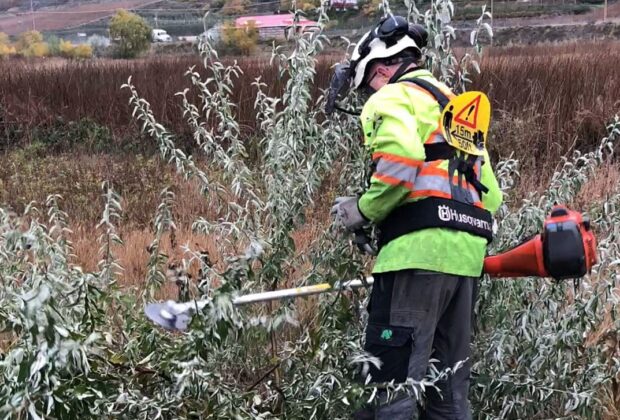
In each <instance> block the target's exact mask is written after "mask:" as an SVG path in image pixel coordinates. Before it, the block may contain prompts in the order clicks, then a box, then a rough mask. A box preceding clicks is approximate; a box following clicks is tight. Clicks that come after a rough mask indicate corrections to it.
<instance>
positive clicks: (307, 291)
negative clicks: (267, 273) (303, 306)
mask: <svg viewBox="0 0 620 420" xmlns="http://www.w3.org/2000/svg"><path fill="white" fill-rule="evenodd" d="M372 283H373V278H372V277H369V278H367V279H366V284H368V285H371V284H372ZM363 286H364V282H363V281H361V280H359V279H357V280H348V281H345V282H343V283H342V284H341V283H340V282H338V283H336V284H334V286H333V287H332V286H331V285H330V284H329V283H321V284H315V285H312V286H303V287H295V288H293V289H283V290H274V291H271V292H261V293H252V294H249V295H244V296H239V297H236V298H235V299H233V304H235V305H237V306H239V305H245V304H248V303H257V302H267V301H270V300H280V299H286V298H291V297H300V296H308V295H318V294H320V293H325V292H335V291H338V290H342V289H353V288H357V287H363Z"/></svg>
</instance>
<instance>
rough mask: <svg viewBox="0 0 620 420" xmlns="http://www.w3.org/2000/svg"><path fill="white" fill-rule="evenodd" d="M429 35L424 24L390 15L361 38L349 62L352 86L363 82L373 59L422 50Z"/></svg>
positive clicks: (356, 87) (357, 85) (355, 86)
mask: <svg viewBox="0 0 620 420" xmlns="http://www.w3.org/2000/svg"><path fill="white" fill-rule="evenodd" d="M427 38H428V34H427V32H426V30H425V29H424V27H423V26H421V25H417V24H413V23H409V22H408V21H407V19H405V18H404V17H402V16H393V15H389V16H386V17H385V18H383V19H382V20H381V21H380V22H379V23H378V24H377V26H375V28H374V29H372V30H371V31H369V32H367V33H366V34H365V35H364V36H363V37H362V38H361V39H360V41H359V42H358V43H357V45H356V47H355V50H354V51H353V54H352V56H351V64H350V66H349V69H350V72H351V85H352V87H353V88H354V89H358V88H359V87H360V86H361V84H362V82H363V81H364V76H365V75H366V71H367V70H368V68H369V67H370V63H371V62H372V61H373V60H377V59H388V58H390V57H395V56H397V55H399V54H401V53H402V52H403V51H405V50H408V49H413V50H416V51H418V52H420V53H421V49H422V48H423V47H425V46H426V41H427Z"/></svg>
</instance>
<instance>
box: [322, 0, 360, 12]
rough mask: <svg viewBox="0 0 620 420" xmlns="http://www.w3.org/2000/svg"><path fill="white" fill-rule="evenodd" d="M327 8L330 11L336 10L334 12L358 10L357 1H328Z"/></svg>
mask: <svg viewBox="0 0 620 420" xmlns="http://www.w3.org/2000/svg"><path fill="white" fill-rule="evenodd" d="M329 6H330V7H331V8H332V9H336V10H348V9H355V10H357V9H358V8H359V7H358V4H357V0H330V1H329Z"/></svg>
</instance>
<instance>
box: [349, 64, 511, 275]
mask: <svg viewBox="0 0 620 420" xmlns="http://www.w3.org/2000/svg"><path fill="white" fill-rule="evenodd" d="M413 77H419V78H422V79H424V80H427V81H429V82H431V83H433V84H434V85H435V86H437V87H439V89H440V90H441V91H442V92H444V94H446V95H447V96H452V93H451V92H450V90H449V89H448V88H447V87H446V86H445V85H443V84H442V83H440V82H438V81H437V80H436V79H435V78H434V77H433V76H432V74H431V73H430V72H429V71H427V70H415V71H413V72H410V73H408V74H406V75H404V76H403V77H402V78H401V80H402V79H408V78H413ZM440 116H441V111H440V106H439V104H438V103H437V101H436V100H435V98H434V97H433V96H432V95H431V94H430V93H428V92H427V91H426V90H424V89H422V88H420V87H418V86H416V85H413V84H411V83H407V82H398V83H392V84H388V85H386V86H384V87H383V88H381V89H380V90H379V91H378V92H376V93H375V94H373V95H372V96H371V97H370V98H369V99H368V101H367V102H366V104H365V105H364V109H363V110H362V114H361V117H360V118H361V122H362V127H363V130H364V138H365V144H366V146H367V147H368V148H369V149H370V151H371V153H372V159H373V161H374V163H375V168H376V169H375V172H374V173H373V175H372V178H371V181H370V186H369V188H368V190H367V191H366V192H365V193H364V194H363V195H362V197H361V198H360V200H359V203H358V206H359V209H360V211H361V212H362V214H363V215H364V216H366V217H367V218H368V219H369V220H371V221H372V222H374V223H379V222H381V221H382V220H383V219H385V218H386V217H387V216H388V215H389V214H390V212H391V211H392V210H393V209H395V208H396V207H398V206H400V205H402V204H404V203H407V202H411V201H416V200H421V199H424V198H427V197H431V196H433V197H442V198H453V197H452V193H453V192H454V191H455V190H454V187H451V185H450V181H449V178H448V176H449V175H448V160H440V161H433V162H424V159H425V157H426V156H425V151H424V143H432V142H439V141H444V140H443V136H442V135H441V131H440V130H439V128H438V127H439V119H440ZM475 169H476V174H477V177H478V179H479V180H480V181H481V182H482V184H483V185H485V186H486V187H487V188H488V189H489V191H488V193H486V194H484V193H482V197H480V196H479V194H478V192H477V191H476V190H475V188H474V187H473V186H472V185H470V184H469V183H468V182H466V181H465V182H464V185H463V184H462V181H463V180H462V179H461V184H458V185H461V187H462V190H461V192H459V194H461V193H465V194H471V196H470V199H471V200H472V202H473V203H474V205H476V206H478V207H484V208H485V209H487V210H489V211H490V212H492V213H494V212H495V211H497V209H498V208H499V206H500V204H501V202H502V193H501V191H500V189H499V186H498V183H497V179H496V178H495V175H494V174H493V170H492V168H491V164H490V161H489V156H488V153H486V152H485V155H484V163H482V162H478V164H477V165H476V167H475ZM457 182H458V181H457V179H456V176H455V177H454V179H453V180H452V184H453V185H457ZM461 187H459V188H461ZM486 246H487V243H486V239H484V238H482V237H479V236H475V235H472V234H470V233H466V232H461V231H456V230H452V229H447V228H430V229H423V230H418V231H415V232H411V233H408V234H406V235H403V236H401V237H398V238H396V239H394V240H392V241H391V242H389V243H387V244H386V245H385V246H383V247H382V248H381V250H380V252H379V255H378V256H377V260H376V263H375V266H374V269H373V273H383V272H388V271H398V270H405V269H424V270H431V271H437V272H441V273H447V274H453V275H460V276H472V277H475V276H479V275H480V274H481V273H482V266H483V262H484V257H485V254H486Z"/></svg>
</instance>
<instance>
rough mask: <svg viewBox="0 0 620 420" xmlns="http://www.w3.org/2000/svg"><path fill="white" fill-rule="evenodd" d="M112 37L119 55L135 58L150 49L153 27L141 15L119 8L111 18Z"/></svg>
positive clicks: (116, 52) (116, 53)
mask: <svg viewBox="0 0 620 420" xmlns="http://www.w3.org/2000/svg"><path fill="white" fill-rule="evenodd" d="M110 37H111V38H112V40H113V41H114V42H115V55H116V56H117V57H120V58H135V57H137V56H138V55H140V54H142V53H144V52H145V51H147V50H148V49H149V47H150V44H151V27H150V26H149V25H148V24H147V23H146V21H145V20H144V19H142V18H141V17H140V16H138V15H136V14H134V13H130V12H128V11H126V10H119V11H118V12H116V15H114V16H113V17H112V19H111V20H110Z"/></svg>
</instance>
